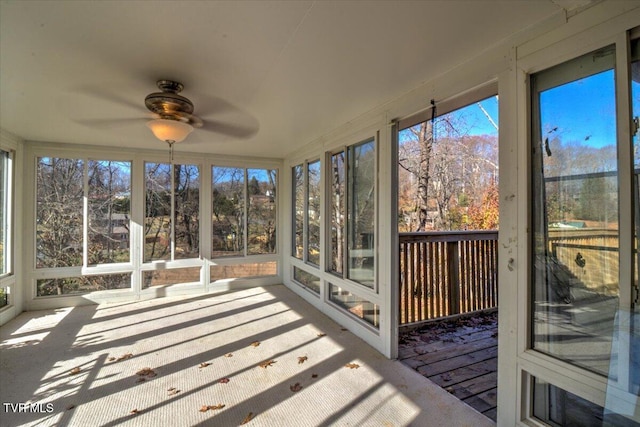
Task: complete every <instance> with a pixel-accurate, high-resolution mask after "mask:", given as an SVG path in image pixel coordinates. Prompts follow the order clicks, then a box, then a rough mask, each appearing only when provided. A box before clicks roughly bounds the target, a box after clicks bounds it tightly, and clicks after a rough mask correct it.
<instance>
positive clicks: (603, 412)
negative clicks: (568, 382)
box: [533, 378, 640, 427]
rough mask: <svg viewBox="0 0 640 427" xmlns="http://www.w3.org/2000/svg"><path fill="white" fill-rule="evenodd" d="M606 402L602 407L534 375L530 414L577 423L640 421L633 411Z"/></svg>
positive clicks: (588, 426) (633, 425) (626, 425)
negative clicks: (611, 405)
mask: <svg viewBox="0 0 640 427" xmlns="http://www.w3.org/2000/svg"><path fill="white" fill-rule="evenodd" d="M607 400H608V399H607ZM606 406H607V407H606V408H603V407H602V406H600V405H596V404H595V403H592V402H589V401H588V400H585V399H583V398H581V397H579V396H576V395H575V394H573V393H569V392H568V391H566V390H563V389H561V388H560V387H556V386H554V385H553V384H549V383H547V382H545V381H542V380H540V379H538V378H533V415H534V417H536V418H538V419H540V420H542V421H544V422H546V423H549V424H551V425H560V426H580V427H605V426H618V427H638V425H640V424H638V418H637V417H635V420H633V419H632V418H633V413H630V414H624V413H619V412H618V411H616V410H612V409H611V408H609V407H608V405H606ZM623 406H624V405H623ZM631 406H632V407H633V405H631ZM625 415H627V416H625Z"/></svg>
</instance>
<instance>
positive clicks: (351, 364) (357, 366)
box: [344, 363, 360, 369]
mask: <svg viewBox="0 0 640 427" xmlns="http://www.w3.org/2000/svg"><path fill="white" fill-rule="evenodd" d="M344 367H345V368H349V369H358V368H359V367H360V365H358V364H357V363H347V364H346V365H344Z"/></svg>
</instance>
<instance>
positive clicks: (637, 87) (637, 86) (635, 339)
mask: <svg viewBox="0 0 640 427" xmlns="http://www.w3.org/2000/svg"><path fill="white" fill-rule="evenodd" d="M631 59H632V61H631V105H632V109H633V111H632V114H633V117H634V118H635V120H637V121H640V40H638V39H636V40H633V41H632V42H631ZM639 133H640V132H636V133H635V134H634V135H633V169H634V172H633V187H634V188H633V198H634V209H635V227H634V234H635V239H634V250H635V255H636V256H635V259H634V261H635V264H634V278H633V280H634V284H635V287H636V289H638V286H640V284H639V279H638V275H639V272H638V271H639V269H640V250H638V249H640V136H639ZM639 306H640V304H638V301H637V302H636V304H635V312H634V314H635V315H634V316H633V321H632V322H631V328H630V329H631V348H632V349H633V350H632V352H631V356H630V358H631V369H630V372H631V373H632V374H631V375H632V377H631V385H632V388H635V394H637V395H640V307H639Z"/></svg>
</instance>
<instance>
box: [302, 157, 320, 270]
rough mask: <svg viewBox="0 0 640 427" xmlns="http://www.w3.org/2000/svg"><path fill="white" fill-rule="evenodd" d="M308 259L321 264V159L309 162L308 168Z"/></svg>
mask: <svg viewBox="0 0 640 427" xmlns="http://www.w3.org/2000/svg"><path fill="white" fill-rule="evenodd" d="M307 195H308V198H309V206H308V209H307V211H306V212H305V214H306V218H307V261H309V262H310V263H312V264H315V265H320V161H319V160H317V161H315V162H312V163H309V165H308V170H307Z"/></svg>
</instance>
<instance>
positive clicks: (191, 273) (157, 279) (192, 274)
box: [142, 267, 201, 289]
mask: <svg viewBox="0 0 640 427" xmlns="http://www.w3.org/2000/svg"><path fill="white" fill-rule="evenodd" d="M200 269H201V268H200V267H187V268H171V269H167V270H155V271H145V272H144V273H143V275H142V288H143V289H146V288H149V287H151V286H167V285H175V284H179V283H194V282H200Z"/></svg>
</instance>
